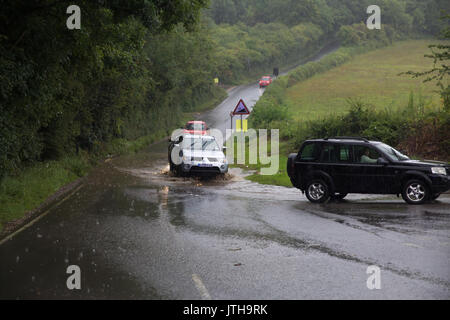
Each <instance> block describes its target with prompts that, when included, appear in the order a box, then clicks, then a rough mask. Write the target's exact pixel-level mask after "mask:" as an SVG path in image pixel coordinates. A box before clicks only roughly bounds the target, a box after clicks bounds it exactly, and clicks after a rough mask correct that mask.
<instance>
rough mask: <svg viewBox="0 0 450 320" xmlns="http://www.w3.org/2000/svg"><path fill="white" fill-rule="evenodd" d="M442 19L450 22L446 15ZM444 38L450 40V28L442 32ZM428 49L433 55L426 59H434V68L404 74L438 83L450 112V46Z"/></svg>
mask: <svg viewBox="0 0 450 320" xmlns="http://www.w3.org/2000/svg"><path fill="white" fill-rule="evenodd" d="M442 19H448V20H450V15H445V16H443V17H442ZM442 38H443V39H446V40H448V39H450V27H447V28H445V29H444V30H443V31H442ZM428 48H430V50H431V54H426V55H425V57H427V58H431V59H433V61H434V65H433V68H432V69H431V70H427V71H423V72H415V71H408V72H405V73H402V74H408V75H411V76H413V78H419V77H424V76H426V78H425V80H424V82H428V81H436V82H437V83H436V84H437V86H439V88H440V89H441V97H442V99H443V101H444V109H445V110H447V111H450V85H449V83H448V76H449V75H450V66H449V60H450V45H448V44H431V45H429V46H428ZM445 80H447V83H445V82H444V81H445Z"/></svg>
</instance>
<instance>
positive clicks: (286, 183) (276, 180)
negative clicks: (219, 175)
mask: <svg viewBox="0 0 450 320" xmlns="http://www.w3.org/2000/svg"><path fill="white" fill-rule="evenodd" d="M234 147H235V148H234V164H233V165H231V167H235V168H241V169H243V170H248V171H255V172H256V173H254V174H251V175H249V176H247V177H245V179H247V180H250V181H253V182H257V183H260V184H267V185H277V186H283V187H292V183H291V180H290V179H289V177H288V175H287V169H286V166H287V154H288V146H287V144H286V143H283V142H281V143H280V150H279V151H278V155H279V167H278V170H277V173H275V174H273V175H262V174H261V169H262V168H264V167H266V168H269V167H270V164H269V165H263V164H261V162H260V161H259V158H258V161H257V163H256V164H251V163H250V161H249V154H250V152H249V141H248V140H247V141H246V144H245V149H246V152H245V155H246V157H245V164H237V147H238V146H237V144H235V145H234ZM268 154H270V155H272V149H271V145H270V141H268ZM274 155H275V154H274Z"/></svg>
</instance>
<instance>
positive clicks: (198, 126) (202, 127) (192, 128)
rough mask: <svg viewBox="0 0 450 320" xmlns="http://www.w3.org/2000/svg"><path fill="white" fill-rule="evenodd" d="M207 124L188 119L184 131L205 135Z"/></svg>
mask: <svg viewBox="0 0 450 320" xmlns="http://www.w3.org/2000/svg"><path fill="white" fill-rule="evenodd" d="M206 131H208V126H207V125H206V123H205V122H204V121H189V122H188V123H186V126H185V127H184V132H185V133H189V134H193V135H206Z"/></svg>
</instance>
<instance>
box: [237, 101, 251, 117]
mask: <svg viewBox="0 0 450 320" xmlns="http://www.w3.org/2000/svg"><path fill="white" fill-rule="evenodd" d="M233 114H234V115H246V114H250V111H248V108H247V106H246V105H245V103H244V101H243V100H242V99H241V100H239V103H238V104H237V106H236V108H234V111H233Z"/></svg>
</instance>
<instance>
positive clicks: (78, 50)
mask: <svg viewBox="0 0 450 320" xmlns="http://www.w3.org/2000/svg"><path fill="white" fill-rule="evenodd" d="M71 4H73V3H71V2H69V1H54V0H40V1H33V2H30V1H25V0H17V1H10V2H8V3H4V4H2V10H1V12H0V208H1V209H0V223H2V222H4V221H8V220H10V219H11V218H14V217H18V216H20V215H21V214H23V212H22V211H23V210H28V209H29V208H33V207H35V206H36V205H37V204H38V203H40V202H41V201H42V200H44V199H45V198H46V197H47V196H48V195H50V194H51V193H52V192H53V191H54V190H56V189H58V187H60V186H62V185H64V184H66V183H68V182H70V181H73V180H74V179H76V178H77V177H80V176H83V175H84V174H85V173H86V172H88V170H89V168H90V167H91V166H92V165H95V164H96V163H97V161H98V160H99V159H102V158H103V157H107V156H108V155H112V154H121V153H125V152H130V151H136V150H138V149H140V148H142V147H144V146H146V145H148V143H150V142H152V141H155V140H157V139H158V138H160V137H162V136H164V135H167V134H168V133H170V132H171V131H172V130H173V129H174V128H176V127H179V126H180V124H181V123H183V122H184V121H185V120H186V119H188V117H189V118H191V117H193V116H194V115H195V113H196V112H199V111H202V110H206V109H207V108H208V107H211V106H213V105H214V102H216V101H219V100H220V99H221V98H223V97H224V95H225V91H224V90H223V89H221V88H222V87H221V86H216V85H215V84H214V80H213V79H214V78H216V77H218V78H219V80H220V83H221V84H222V85H234V84H238V83H242V82H243V81H248V80H249V79H254V78H256V77H259V76H260V75H261V74H262V73H270V72H271V71H272V69H273V68H274V67H283V66H288V65H293V64H294V63H298V62H301V61H303V60H305V59H306V58H308V57H309V56H311V55H312V54H314V53H315V52H317V51H318V50H319V49H320V48H321V47H323V46H324V45H325V44H327V43H328V42H331V41H335V40H336V39H337V38H338V39H339V40H341V41H342V43H343V44H344V45H346V46H356V47H360V46H362V44H363V43H365V42H367V41H366V40H376V41H375V42H376V43H382V44H383V45H387V44H390V43H392V42H394V41H397V40H399V39H403V38H409V37H412V36H417V35H420V36H433V35H436V34H437V33H438V31H439V30H440V29H441V28H442V24H443V22H442V21H439V19H437V17H438V16H439V15H440V12H441V10H447V9H448V7H449V4H448V2H447V1H442V0H430V1H428V2H427V3H424V2H423V1H419V0H408V1H406V0H383V1H381V2H380V5H381V6H382V7H383V8H384V12H385V14H384V15H383V23H384V25H383V26H384V27H383V30H382V32H374V33H367V32H366V31H365V28H363V27H362V26H361V24H360V23H361V21H365V19H366V18H367V14H366V8H367V7H368V6H369V5H370V4H371V2H370V1H369V0H342V1H335V0H319V1H312V0H270V1H269V0H211V1H210V2H209V1H207V0H194V1H189V4H187V2H186V1H181V0H175V1H170V5H166V3H165V2H164V1H162V2H161V1H153V0H150V1H139V0H127V1H122V0H119V1H100V2H99V1H88V0H80V1H78V2H77V5H78V6H80V8H81V10H82V26H81V30H72V31H70V30H67V28H66V27H65V23H64V22H65V19H66V18H67V15H66V14H65V12H66V8H67V7H68V6H69V5H71ZM208 7H209V8H208ZM447 11H450V10H447ZM363 29H364V30H363ZM355 50H356V49H355ZM340 54H342V55H343V56H342V57H336V56H335V59H336V60H333V61H330V66H328V67H326V68H325V69H327V70H328V69H329V67H333V64H336V63H337V64H342V63H344V62H345V61H348V60H349V57H344V56H345V55H346V54H347V53H345V52H343V51H340ZM350 55H351V54H350ZM333 59H334V58H333ZM338 60H339V61H340V62H338ZM327 61H328V60H327ZM337 64H336V65H337ZM325 69H324V70H323V71H325ZM313 73H316V72H315V71H314V72H313ZM308 77H309V76H308ZM293 79H295V81H297V80H298V81H300V80H304V79H303V75H301V74H292V78H291V80H290V81H288V84H289V86H290V85H292V84H293V81H294V80H293ZM280 83H281V81H280ZM276 87H277V85H274V86H273V88H271V90H273V94H274V95H275V94H276V92H275V91H276ZM280 109H281V110H284V109H286V112H285V113H286V114H288V113H289V112H290V110H289V104H286V105H284V104H283V106H282V107H280ZM275 117H280V116H279V115H276V116H275ZM282 117H284V116H282ZM255 119H256V118H255ZM275 120H276V119H275ZM255 121H256V120H255ZM265 121H266V122H268V121H269V120H265ZM289 128H295V126H289ZM292 130H293V129H292ZM292 130H291V134H292V132H293V131H292ZM38 172H39V173H38ZM42 177H46V178H45V179H43V178H42ZM38 181H40V183H38ZM0 227H1V226H0Z"/></svg>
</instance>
